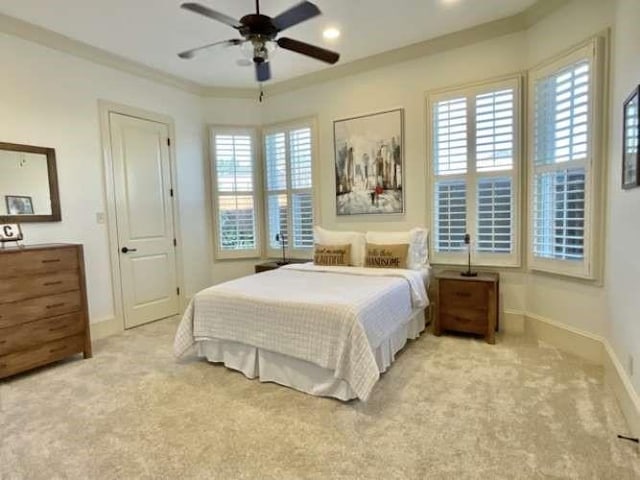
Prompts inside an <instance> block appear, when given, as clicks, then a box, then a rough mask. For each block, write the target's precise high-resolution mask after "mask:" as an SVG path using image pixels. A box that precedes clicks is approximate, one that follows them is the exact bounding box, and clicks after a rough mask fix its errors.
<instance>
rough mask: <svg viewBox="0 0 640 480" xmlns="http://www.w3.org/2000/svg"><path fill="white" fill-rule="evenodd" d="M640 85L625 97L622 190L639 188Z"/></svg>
mask: <svg viewBox="0 0 640 480" xmlns="http://www.w3.org/2000/svg"><path fill="white" fill-rule="evenodd" d="M639 105H640V85H639V86H637V87H636V88H635V90H634V91H633V92H632V93H631V95H629V96H628V97H627V99H626V100H625V102H624V107H623V112H624V113H623V124H622V188H624V189H629V188H634V187H637V186H640V152H639V151H638V140H639V139H640V108H639Z"/></svg>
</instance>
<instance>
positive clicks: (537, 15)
mask: <svg viewBox="0 0 640 480" xmlns="http://www.w3.org/2000/svg"><path fill="white" fill-rule="evenodd" d="M570 1H571V0H538V1H537V2H536V3H534V4H533V5H532V6H531V7H529V8H528V9H526V10H524V11H523V12H521V13H518V14H516V15H512V16H510V17H506V18H502V19H499V20H494V21H492V22H488V23H484V24H482V25H477V26H475V27H471V28H467V29H465V30H460V31H458V32H454V33H450V34H447V35H442V36H439V37H436V38H432V39H429V40H426V41H423V42H419V43H414V44H412V45H407V46H405V47H400V48H396V49H394V50H389V51H386V52H382V53H379V54H376V55H372V56H369V57H365V58H361V59H358V60H354V61H352V62H349V63H345V64H341V65H338V66H336V67H332V68H327V69H324V70H320V71H317V72H313V73H309V74H306V75H301V76H299V77H295V78H292V79H290V80H284V81H281V82H277V83H274V84H272V85H270V86H268V87H266V88H265V89H264V91H265V94H267V95H279V94H282V93H286V92H290V91H291V90H297V89H301V88H305V87H309V86H312V85H317V84H319V83H324V82H328V81H331V80H336V79H339V78H342V77H346V76H349V75H354V74H357V73H362V72H364V71H367V70H372V69H375V68H381V67H385V66H389V65H393V64H395V63H400V62H406V61H410V60H414V59H417V58H420V57H425V56H429V55H434V54H437V53H441V52H445V51H447V50H452V49H455V48H460V47H464V46H467V45H470V44H473V43H477V42H482V41H486V40H491V39H494V38H498V37H501V36H504V35H509V34H512V33H516V32H520V31H523V30H526V29H527V28H529V27H531V26H533V25H535V24H536V23H538V22H539V21H540V20H542V19H543V18H545V17H547V16H548V15H550V14H552V13H553V12H555V11H557V10H559V9H560V8H562V7H564V6H565V5H566V4H568V3H570ZM0 32H3V33H7V34H9V35H13V36H16V37H19V38H22V39H24V40H28V41H31V42H34V43H38V44H40V45H44V46H45V47H48V48H53V49H55V50H59V51H61V52H64V53H68V54H70V55H74V56H76V57H79V58H82V59H85V60H88V61H91V62H93V63H96V64H99V65H103V66H106V67H109V68H113V69H116V70H120V71H122V72H125V73H129V74H131V75H136V76H138V77H141V78H145V79H147V80H151V81H154V82H157V83H161V84H164V85H168V86H170V87H173V88H177V89H180V90H183V91H185V92H188V93H191V94H194V95H199V96H201V97H213V98H216V97H217V98H256V94H257V91H258V90H257V88H231V87H209V86H205V85H202V84H200V83H197V82H194V81H191V80H187V79H185V78H182V77H179V76H176V75H172V74H169V73H166V72H163V71H161V70H158V69H156V68H153V67H149V66H147V65H144V64H142V63H139V62H136V61H133V60H129V59H127V58H125V57H122V56H120V55H116V54H113V53H110V52H107V51H106V50H103V49H101V48H97V47H93V46H91V45H88V44H86V43H84V42H80V41H78V40H74V39H72V38H69V37H67V36H65V35H61V34H59V33H56V32H53V31H51V30H48V29H46V28H43V27H39V26H37V25H34V24H32V23H28V22H25V21H23V20H20V19H17V18H14V17H10V16H8V15H3V14H0Z"/></svg>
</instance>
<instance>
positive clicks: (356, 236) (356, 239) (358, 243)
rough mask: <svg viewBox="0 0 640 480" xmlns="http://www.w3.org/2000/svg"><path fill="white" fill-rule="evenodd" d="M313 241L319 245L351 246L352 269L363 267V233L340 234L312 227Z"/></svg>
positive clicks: (335, 231)
mask: <svg viewBox="0 0 640 480" xmlns="http://www.w3.org/2000/svg"><path fill="white" fill-rule="evenodd" d="M313 240H314V242H315V243H319V244H320V245H344V244H346V243H348V244H350V245H351V264H352V265H353V266H354V267H362V266H363V265H364V253H365V252H364V245H365V243H366V242H365V239H364V233H361V232H341V231H338V230H327V229H325V228H322V227H318V226H315V227H313Z"/></svg>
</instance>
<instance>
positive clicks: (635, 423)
mask: <svg viewBox="0 0 640 480" xmlns="http://www.w3.org/2000/svg"><path fill="white" fill-rule="evenodd" d="M603 350H604V355H603V357H604V359H603V360H604V362H603V366H604V379H605V382H606V383H608V384H609V385H610V386H611V388H612V389H613V392H614V393H615V395H616V398H617V399H618V405H620V410H622V413H623V414H624V416H625V418H626V419H627V423H628V424H629V430H630V433H631V434H632V435H633V436H635V437H638V436H640V397H638V393H637V392H636V390H635V389H634V388H633V385H632V384H631V380H630V379H629V376H628V375H627V372H626V371H625V370H624V368H622V365H621V364H620V361H619V360H618V357H617V356H616V354H615V352H614V351H613V348H611V345H610V344H609V342H608V341H606V340H605V341H604V342H603Z"/></svg>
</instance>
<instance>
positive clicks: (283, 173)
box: [264, 122, 314, 256]
mask: <svg viewBox="0 0 640 480" xmlns="http://www.w3.org/2000/svg"><path fill="white" fill-rule="evenodd" d="M313 135H314V129H313V128H312V125H311V124H310V123H306V122H305V123H302V124H294V125H288V126H285V127H271V128H268V129H267V130H266V132H265V135H264V143H265V161H266V164H265V172H266V181H265V189H266V195H267V218H268V221H267V224H268V228H267V230H268V232H267V234H268V236H269V242H268V246H269V251H268V254H269V255H270V256H276V255H279V254H280V253H279V252H280V249H281V245H280V242H277V241H276V240H275V237H276V234H278V233H280V234H282V235H284V238H285V239H286V244H287V248H288V251H289V255H291V256H296V255H297V256H304V255H306V254H307V253H308V252H310V251H311V250H312V249H313V182H312V181H313V177H312V169H313Z"/></svg>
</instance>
